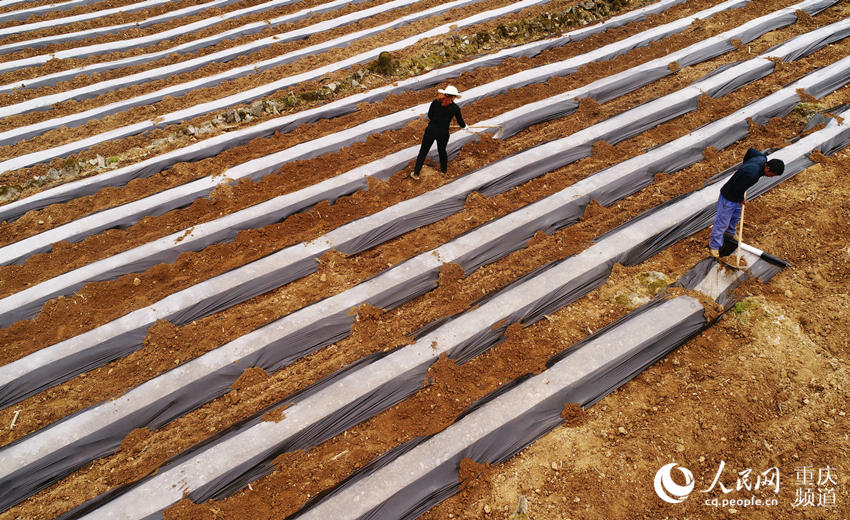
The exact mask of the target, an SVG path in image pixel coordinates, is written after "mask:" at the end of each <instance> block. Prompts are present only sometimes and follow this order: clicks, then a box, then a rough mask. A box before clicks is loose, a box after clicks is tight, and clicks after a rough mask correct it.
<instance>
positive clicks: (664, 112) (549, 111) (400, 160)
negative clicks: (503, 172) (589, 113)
mask: <svg viewBox="0 0 850 520" xmlns="http://www.w3.org/2000/svg"><path fill="white" fill-rule="evenodd" d="M795 7H797V6H795ZM844 25H845V26H847V25H848V24H844ZM830 29H831V32H830V34H831V35H833V38H838V37H840V35H841V34H843V32H842V31H845V32H846V30H847V28H846V27H843V28H842V27H841V26H840V24H834V25H833V26H830ZM737 34H740V33H737ZM729 36H731V35H729ZM644 37H646V36H644ZM630 44H634V42H630ZM789 45H792V49H793V42H791V43H789ZM693 47H699V45H698V44H697V45H695V46H692V48H689V49H688V50H689V51H690V52H695V49H693ZM698 50H699V49H696V52H698ZM780 50H781V49H780ZM609 52H611V53H613V52H617V51H616V50H613V49H612V50H611V51H609ZM677 54H681V53H677ZM777 54H778V53H777ZM594 57H595V56H594ZM569 61H571V60H567V63H566V65H565V66H566V67H567V68H568V69H569V68H571V67H572V66H571V65H569V63H568V62H569ZM656 61H658V60H656ZM762 61H763V62H764V63H765V64H766V65H765V67H764V69H765V71H766V72H769V71H767V67H772V66H773V63H772V62H769V61H767V60H762ZM564 63H565V62H562V65H564ZM647 65H648V66H649V67H655V64H654V63H650V64H647ZM740 67H741V68H746V65H741V66H740ZM664 68H665V69H666V66H665V67H664ZM540 69H543V70H542V71H540V73H539V74H538V75H539V76H540V77H541V78H545V77H548V76H547V75H546V74H545V73H547V72H551V71H552V66H546V67H541V68H540ZM643 70H645V68H644V67H638V68H636V69H632V70H630V71H627V73H629V74H631V75H632V76H633V77H634V78H635V79H636V82H635V84H634V85H632V88H637V86H639V83H640V80H639V79H638V78H641V76H642V75H641V71H643ZM737 70H739V69H737V68H736V69H731V70H730V71H727V73H732V74H728V75H727V76H724V75H718V76H717V77H714V78H711V79H710V80H705V82H700V83H698V84H696V85H695V86H694V87H690V88H689V89H685V91H680V92H679V93H677V94H673V95H671V96H667V97H664V98H662V100H663V101H664V103H667V104H663V103H659V102H653V103H651V104H648V105H645V106H643V107H638V108H637V109H633V110H631V111H628V112H626V113H625V114H622V115H621V116H618V117H615V118H612V119H610V120H608V121H606V122H603V123H600V124H598V125H594V126H593V127H591V128H590V129H586V130H585V131H582V132H580V133H579V134H576V136H572V137H571V138H566V139H561V140H558V141H554V142H552V143H549V144H547V145H543V146H540V147H537V148H535V149H532V150H529V151H526V152H523V153H522V154H518V155H517V156H516V157H521V158H522V159H529V161H528V162H529V166H527V167H526V169H525V173H524V177H516V175H508V176H505V177H503V178H501V179H495V180H493V181H491V182H489V183H486V184H485V185H484V186H482V187H481V191H482V193H484V194H485V195H491V194H494V193H498V192H500V191H503V190H504V189H506V186H507V187H509V186H511V185H515V184H518V183H520V182H522V181H523V180H525V179H527V178H531V177H533V176H535V175H539V174H540V173H541V172H544V171H550V170H551V169H553V168H557V167H559V166H562V165H564V164H568V163H569V162H572V161H574V160H576V159H578V158H580V157H584V156H587V155H589V153H590V149H591V146H592V142H593V141H595V140H599V139H606V140H609V141H615V142H616V141H617V140H620V139H623V138H625V136H626V135H630V134H631V133H634V132H638V131H640V130H641V129H645V128H649V127H652V126H654V125H655V124H657V123H658V122H660V121H662V120H666V119H669V118H671V117H674V116H675V115H676V114H677V113H681V112H682V111H683V110H687V109H693V108H695V107H696V101H695V100H696V97H697V94H696V93H697V92H699V89H700V88H706V89H710V88H711V87H712V82H713V84H714V86H715V88H716V87H717V86H718V85H720V86H722V85H724V84H725V81H724V78H725V79H727V80H728V78H729V77H732V78H733V81H734V78H736V77H737V76H734V74H733V73H734V72H735V71H737ZM622 75H623V74H620V75H618V76H621V77H622ZM523 77H524V74H519V75H514V76H511V77H509V78H505V79H504V80H500V81H497V82H493V83H491V84H487V85H484V86H481V87H477V88H475V89H471V90H470V91H469V92H468V95H469V96H470V97H471V98H472V99H477V98H480V97H483V96H485V95H495V94H496V93H499V92H503V91H506V90H508V89H509V88H511V87H512V86H514V85H515V82H516V81H527V79H523ZM839 77H840V75H839ZM644 79H646V78H644ZM837 81H838V82H840V81H841V80H840V79H839V80H837ZM600 84H604V80H601V81H598V82H595V83H592V84H591V85H588V86H586V87H582V88H580V89H576V90H574V91H571V92H569V93H567V94H562V95H559V96H555V97H553V98H550V99H549V100H544V101H543V102H537V103H533V104H531V105H530V106H529V108H530V109H529V110H524V109H518V110H513V111H510V112H508V113H506V114H503V115H502V116H499V117H497V118H494V119H491V120H489V121H486V122H487V123H491V124H495V125H500V126H502V125H507V124H508V123H509V122H511V121H513V122H514V126H515V127H518V126H522V127H526V126H529V125H531V124H533V123H535V122H537V121H536V120H535V119H532V118H536V117H543V118H544V119H545V118H551V117H552V116H553V115H555V116H556V115H560V114H561V113H563V112H569V111H572V110H573V109H574V107H575V106H576V104H575V102H569V103H566V104H565V103H563V102H561V101H564V100H569V99H570V98H571V97H575V96H580V95H591V96H592V94H593V92H594V90H595V89H597V88H599V86H600ZM568 96H569V97H568ZM424 106H425V105H423V106H421V107H414V108H412V109H408V110H405V111H402V112H399V113H396V114H392V115H390V116H385V117H383V118H378V119H376V120H374V121H371V122H369V123H365V124H363V125H358V126H357V127H355V128H353V129H349V130H346V131H343V132H339V133H337V134H332V135H330V136H326V137H323V138H320V139H317V140H314V141H311V142H308V143H303V144H301V145H297V146H295V147H292V148H290V149H287V150H284V151H282V152H278V153H276V154H272V155H269V156H266V157H262V158H259V159H256V160H253V161H250V162H249V163H245V164H242V165H239V166H236V167H234V168H231V169H230V170H228V171H227V172H225V174H224V175H221V176H218V177H216V180H213V179H210V178H203V179H199V180H197V181H193V182H190V183H187V184H185V185H183V186H180V187H177V188H174V189H172V190H168V191H166V192H163V193H160V194H158V195H156V196H152V197H148V198H145V199H142V200H139V201H135V202H133V203H129V204H125V205H123V206H119V207H117V208H112V209H109V210H105V211H102V212H99V213H97V214H94V215H90V216H88V217H84V218H82V219H79V220H77V221H75V222H72V223H69V224H66V225H63V226H59V227H57V228H54V229H51V230H48V231H46V232H44V233H41V234H38V235H35V236H33V237H29V238H27V239H24V240H22V241H20V242H17V243H15V244H12V245H9V246H5V247H0V263H13V262H20V261H22V260H24V259H25V258H27V257H29V256H31V255H32V254H35V253H37V252H42V251H46V250H48V249H49V248H50V245H51V244H52V243H55V242H57V241H60V240H67V241H71V242H74V241H78V240H81V239H82V238H84V237H85V236H88V235H90V234H93V233H95V232H97V231H100V230H103V229H108V228H110V227H116V226H118V227H123V226H126V225H130V224H132V223H133V222H135V221H136V220H138V218H140V217H141V216H144V215H149V214H160V213H164V212H165V211H167V210H168V209H171V208H173V207H177V206H179V205H182V204H187V203H189V202H191V200H193V199H194V198H196V197H200V196H204V195H206V194H207V193H209V192H210V191H211V190H212V189H213V188H214V187H215V185H216V183H218V182H221V180H220V179H226V178H230V179H240V178H245V177H246V176H247V177H249V178H258V177H260V176H262V175H264V174H266V173H269V172H271V171H274V170H275V169H277V168H278V167H279V166H280V165H281V164H283V163H284V162H286V161H289V160H294V159H304V158H308V157H311V156H315V155H318V154H320V153H325V152H327V151H330V150H334V149H338V148H339V147H342V146H345V145H347V144H350V143H351V142H353V141H356V140H358V139H361V138H365V136H367V135H369V134H370V133H373V132H375V131H380V130H384V129H387V128H395V127H399V126H403V125H404V124H406V122H407V121H409V120H410V119H411V118H415V117H416V115H417V114H418V112H419V110H424ZM543 112H546V114H544V113H543ZM775 112H776V110H774V111H773V112H768V114H767V116H764V115H763V117H768V116H772V115H774V113H775ZM517 120H521V121H522V124H521V125H518V124H516V121H517ZM740 127H741V129H740V131H739V132H738V135H743V134H744V133H745V132H746V125H745V124H744V123H741V125H740ZM600 130H601V131H600ZM729 135H730V136H731V135H732V134H729ZM475 138H476V136H475V135H474V134H472V133H470V132H465V131H462V132H456V133H455V134H454V135H453V136H452V139H451V141H450V147H449V148H450V151H451V152H455V151H456V150H457V149H459V147H461V146H462V145H463V144H464V143H466V142H469V141H470V140H472V139H475ZM577 141H579V142H577ZM572 142H577V143H576V144H572V145H571V143H572ZM730 142H731V141H730ZM553 148H557V149H558V150H557V154H553V153H551V150H552V149H553ZM701 150H702V148H700V149H699V150H696V149H690V150H689V152H690V153H691V155H693V154H697V156H698V155H699V153H701ZM417 151H418V146H414V147H410V148H408V149H405V150H402V151H400V152H397V153H395V154H392V155H391V156H388V157H386V158H384V159H380V160H378V161H375V162H373V163H370V164H368V165H365V166H364V167H361V168H358V169H356V170H354V171H351V172H348V173H347V174H343V175H341V176H339V177H337V178H335V179H331V180H328V181H325V182H323V183H321V184H319V185H315V186H314V187H311V188H308V189H306V190H303V191H302V192H299V193H300V194H304V195H306V196H308V197H312V198H310V199H307V201H303V200H302V201H297V200H296V201H293V202H292V208H291V210H290V212H294V211H298V210H300V209H303V208H305V207H307V205H308V203H309V204H312V203H314V201H315V200H321V197H325V198H326V199H327V198H331V199H332V198H333V197H334V196H339V195H341V194H345V193H350V192H351V191H353V190H355V189H358V188H362V187H364V186H365V177H366V176H369V175H372V176H376V177H378V178H386V177H387V176H389V175H391V174H392V173H394V172H395V171H398V170H399V169H400V168H402V167H403V166H404V165H405V164H407V162H408V161H409V160H411V159H412V158H413V157H415V154H416V152H417ZM541 155H542V156H543V157H542V158H538V157H540V156H541ZM674 157H677V158H679V159H678V160H680V161H681V160H683V158H684V157H685V155H683V154H676V155H674ZM320 186H321V187H327V190H328V191H327V193H325V194H324V195H317V192H316V191H315V190H316V188H317V187H320ZM292 198H293V197H292V196H287V197H282V198H279V199H277V201H278V202H280V201H283V200H287V201H290V200H292ZM45 202H47V200H45V199H42V200H41V201H40V202H36V203H38V204H41V203H45ZM31 204H32V201H31V200H30V199H24V200H23V201H20V202H19V203H14V204H11V205H9V207H8V209H6V208H4V209H3V210H0V218H3V217H4V216H5V217H8V216H9V215H10V213H11V212H17V213H19V212H20V211H23V210H25V209H26V207H27V206H28V205H31ZM277 211H278V213H277V214H280V213H281V211H280V210H277ZM248 213H250V211H249V212H248ZM246 214H247V213H246ZM228 218H229V217H228ZM249 220H251V221H252V223H253V224H255V225H256V224H257V223H258V222H259V221H257V220H256V219H254V218H253V217H249ZM266 222H268V220H266ZM231 224H232V222H231ZM213 227H215V226H213ZM231 229H233V230H234V231H233V233H234V234H235V231H236V230H238V229H244V227H242V226H240V225H232V226H231ZM231 236H233V235H232V234H231ZM199 238H200V237H198V236H197V235H195V237H194V240H192V242H194V243H198V244H202V245H201V246H200V247H203V245H208V244H209V243H211V242H210V241H204V242H199ZM185 247H186V246H185V245H184V246H183V248H184V249H183V250H185ZM196 247H198V246H196Z"/></svg>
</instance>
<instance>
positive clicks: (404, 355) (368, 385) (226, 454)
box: [91, 126, 850, 518]
mask: <svg viewBox="0 0 850 520" xmlns="http://www.w3.org/2000/svg"><path fill="white" fill-rule="evenodd" d="M841 132H842V133H844V134H845V138H847V137H848V134H850V129H849V128H848V127H846V126H845V127H843V128H842V130H841ZM830 133H831V134H833V136H834V135H835V134H836V132H835V131H832V132H827V133H826V134H821V135H820V136H818V135H817V134H812V135H810V136H807V137H806V138H804V139H802V140H800V141H799V142H798V143H795V144H794V145H791V146H790V147H788V148H786V149H783V150H780V151H779V152H777V153H776V154H774V156H775V157H779V158H782V159H783V160H785V161H786V163H787V164H795V161H794V159H795V158H796V157H798V156H805V155H806V154H808V153H809V152H810V151H811V150H812V149H813V148H816V147H817V146H818V145H819V144H820V143H819V140H820V139H822V138H823V137H824V136H826V137H827V138H828V139H829V138H831V137H829V134H830ZM786 178H789V176H787V175H786V176H783V177H781V178H779V177H777V178H776V179H786ZM771 180H772V179H771ZM718 193H719V185H717V184H715V185H712V186H709V187H707V188H703V189H701V190H699V191H697V192H694V193H692V194H691V195H690V196H688V197H686V198H684V199H682V200H680V201H678V202H677V203H676V204H673V205H670V206H668V207H666V208H664V209H663V210H662V211H659V212H657V213H655V214H653V215H652V216H650V217H647V218H643V219H640V220H638V221H637V222H635V225H634V226H631V227H629V228H624V229H622V230H621V231H620V232H619V233H616V234H613V235H610V236H608V237H606V238H605V239H604V240H600V241H599V242H597V243H596V244H595V245H593V246H591V247H590V248H588V249H586V250H585V251H584V252H582V253H580V254H578V255H576V256H573V257H570V258H568V259H566V260H564V261H563V262H561V263H560V264H558V265H556V266H554V267H552V268H550V269H548V270H546V271H545V272H544V273H543V274H542V275H540V276H537V277H535V278H533V279H530V280H528V281H527V282H525V283H523V284H522V285H519V286H516V287H514V288H512V289H511V290H509V291H507V292H504V293H501V294H500V295H499V296H498V297H496V298H494V299H492V300H490V301H488V302H487V303H486V304H484V305H481V306H480V307H479V308H477V309H476V310H473V311H470V312H468V313H466V314H464V315H461V316H459V317H458V318H456V319H455V320H453V321H452V322H450V323H449V324H447V325H445V326H443V327H441V328H440V329H437V330H435V331H434V332H432V333H430V334H428V335H426V336H424V337H422V338H420V339H419V340H418V341H417V342H416V343H414V344H413V345H409V346H406V347H403V348H401V349H398V350H397V351H395V352H393V353H392V354H390V355H387V356H384V357H381V358H380V359H378V360H377V361H375V362H374V363H371V364H368V365H366V366H363V367H362V368H360V369H358V370H356V371H354V372H352V373H349V374H346V376H345V377H343V378H341V379H339V380H336V381H334V383H333V385H331V386H329V387H328V388H327V389H325V390H322V391H319V392H316V393H313V394H311V395H308V396H305V397H303V398H301V399H299V400H298V401H297V402H295V403H294V404H292V405H291V406H289V407H288V408H287V412H286V417H285V418H284V419H282V420H281V421H279V422H260V423H257V424H254V425H252V426H251V427H250V428H247V429H244V430H239V431H235V432H233V433H232V434H230V435H228V436H226V437H225V438H222V439H221V440H220V441H219V442H216V443H215V444H212V445H209V446H207V447H205V449H203V450H201V451H198V452H197V453H195V454H193V456H192V457H191V458H190V459H188V460H183V461H181V462H180V463H179V464H178V463H175V464H174V465H173V466H169V467H168V468H167V469H165V468H163V470H161V471H160V472H159V473H158V474H157V475H154V476H152V477H151V478H149V479H146V480H145V481H144V482H142V483H140V484H138V485H137V486H134V487H132V488H130V489H128V490H126V492H125V493H124V494H122V495H121V496H119V497H117V498H115V499H114V500H112V501H110V502H109V503H107V504H104V505H103V506H101V507H100V508H98V509H96V510H94V511H93V512H92V513H91V517H92V518H95V517H98V515H107V514H115V515H120V514H124V512H127V511H132V512H133V513H127V516H117V517H120V518H145V517H147V516H148V515H154V514H155V513H156V512H157V508H160V509H161V508H164V507H167V506H168V505H169V504H171V503H173V502H175V501H177V500H179V499H180V498H182V496H183V493H184V492H188V493H189V494H190V496H191V497H192V498H193V499H195V500H205V499H206V498H208V497H210V496H216V494H217V493H220V492H223V491H224V490H227V489H231V488H232V485H233V483H234V482H235V481H242V478H243V476H245V475H249V474H250V475H255V474H256V473H254V472H252V470H251V468H255V467H257V466H259V465H262V464H264V461H268V460H270V459H271V458H273V457H274V456H276V455H277V454H279V453H281V452H283V451H287V450H288V449H302V448H304V447H305V446H309V445H310V439H311V438H312V439H313V440H314V443H315V442H321V440H322V439H326V438H328V437H329V436H331V435H334V434H337V433H340V432H342V431H344V430H345V429H347V428H349V427H351V426H353V425H354V424H357V423H358V422H360V421H362V420H364V419H366V418H367V417H369V416H368V415H359V414H360V413H361V412H364V413H377V412H378V411H380V410H382V409H386V407H389V406H391V405H392V404H393V403H395V402H398V400H400V399H403V398H404V396H405V395H408V394H410V393H412V392H413V391H415V390H416V388H418V387H419V386H420V385H421V384H422V381H423V378H424V377H425V374H426V373H427V369H428V367H429V366H430V364H431V362H433V361H434V360H436V358H437V357H438V356H439V355H440V354H441V353H443V352H450V351H452V350H454V349H455V348H456V347H458V346H459V345H462V344H464V343H467V342H468V340H469V339H470V338H474V337H475V336H476V335H478V334H480V333H481V331H484V330H488V329H490V327H492V326H493V325H494V324H496V323H500V322H502V320H506V321H507V323H514V322H518V321H521V322H523V323H528V322H530V321H532V320H534V319H538V318H540V317H541V316H542V314H545V313H550V312H552V311H554V310H556V308H557V305H558V304H560V305H563V304H564V303H565V302H564V300H562V299H561V296H562V295H563V294H564V293H565V291H569V290H573V287H574V286H575V284H576V283H579V282H580V279H581V278H582V275H583V274H585V273H595V272H597V271H598V268H599V265H600V264H607V265H608V268H609V269H610V267H612V266H613V264H614V263H615V262H618V261H621V260H622V259H623V258H624V257H627V256H629V255H633V254H634V252H635V250H640V249H642V248H643V247H644V245H645V244H646V243H647V242H648V241H649V239H651V238H652V237H656V236H659V235H669V234H670V232H671V231H670V230H671V229H675V230H677V232H678V233H680V237H679V238H682V237H684V236H687V233H690V232H691V231H687V226H683V225H682V223H684V222H689V221H692V220H694V219H699V218H700V216H701V214H702V213H703V212H704V211H705V210H706V209H708V208H711V207H713V206H714V204H715V202H716V200H717V196H718ZM703 226H704V225H703ZM633 228H634V229H633ZM556 302H557V303H556ZM696 306H697V307H698V308H699V312H700V314H701V313H702V307H701V306H699V304H698V303H696ZM664 315H665V316H670V315H671V314H670V313H666V312H665V313H664ZM653 321H655V320H653ZM677 329H679V330H681V327H677ZM633 336H634V335H630V337H633ZM684 336H688V334H684ZM648 352H649V353H648V354H647V355H646V356H642V357H641V356H638V357H635V358H634V359H635V360H637V361H639V362H640V363H649V362H651V361H652V359H654V358H655V357H656V356H658V355H659V351H654V350H653V351H648ZM609 368H610V367H609ZM607 373H609V374H610V375H609V376H608V379H606V381H608V382H616V381H622V380H624V378H625V377H626V375H624V374H625V373H624V372H620V371H617V370H613V369H612V370H609V371H608V372H607ZM598 393H599V392H591V394H589V395H588V397H587V398H588V399H595V398H598V395H597V394H598ZM558 411H560V408H558ZM469 417H472V415H470V416H469ZM295 447H297V448H295ZM472 458H475V459H476V460H487V459H486V458H485V459H482V458H478V457H472ZM399 460H401V459H399ZM178 481H179V483H180V485H181V486H182V489H180V488H179V487H178V488H174V487H173V486H172V485H173V484H174V483H176V482H178ZM151 497H156V498H154V499H153V500H151Z"/></svg>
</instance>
